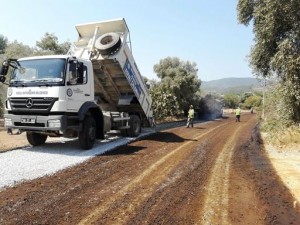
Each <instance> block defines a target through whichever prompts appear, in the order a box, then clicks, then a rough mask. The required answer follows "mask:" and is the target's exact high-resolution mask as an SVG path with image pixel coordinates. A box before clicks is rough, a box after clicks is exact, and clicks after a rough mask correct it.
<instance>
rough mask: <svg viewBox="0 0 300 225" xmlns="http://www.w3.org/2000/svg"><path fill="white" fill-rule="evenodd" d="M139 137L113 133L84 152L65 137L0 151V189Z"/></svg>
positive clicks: (162, 126) (148, 131)
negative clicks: (121, 135)
mask: <svg viewBox="0 0 300 225" xmlns="http://www.w3.org/2000/svg"><path fill="white" fill-rule="evenodd" d="M183 125H185V121H180V122H174V123H164V124H160V125H157V126H156V127H154V128H146V129H143V131H142V133H141V135H140V136H139V137H138V138H141V137H143V136H147V135H150V134H151V133H154V132H157V131H161V130H164V129H169V128H172V127H177V126H183ZM135 139H136V138H124V137H120V136H118V135H117V134H110V135H109V137H108V138H107V139H105V140H102V141H98V142H96V144H95V145H94V147H93V148H92V149H90V150H85V151H84V150H81V149H79V147H78V143H77V139H73V140H72V139H71V140H70V139H64V138H61V139H59V141H55V142H47V143H46V145H44V146H40V147H34V148H33V147H26V148H21V149H17V150H14V151H8V152H4V153H0V168H1V170H0V191H1V190H3V189H5V188H6V187H8V186H13V185H16V184H18V183H20V182H23V181H26V180H32V179H35V178H39V177H43V176H46V175H51V174H53V173H55V172H57V171H60V170H62V169H65V168H67V167H70V166H74V165H76V164H78V163H82V162H84V161H86V160H88V159H90V158H91V157H94V156H96V155H101V154H103V153H105V152H107V151H109V150H112V149H115V148H116V147H119V146H122V145H126V144H128V143H129V142H132V141H134V140H135ZM50 140H51V139H50Z"/></svg>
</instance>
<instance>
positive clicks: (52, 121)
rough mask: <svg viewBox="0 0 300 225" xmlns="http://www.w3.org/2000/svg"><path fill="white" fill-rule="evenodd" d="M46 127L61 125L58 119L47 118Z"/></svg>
mask: <svg viewBox="0 0 300 225" xmlns="http://www.w3.org/2000/svg"><path fill="white" fill-rule="evenodd" d="M48 127H50V128H54V127H56V128H57V127H61V123H60V120H48Z"/></svg>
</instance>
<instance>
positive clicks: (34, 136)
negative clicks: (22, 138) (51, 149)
mask: <svg viewBox="0 0 300 225" xmlns="http://www.w3.org/2000/svg"><path fill="white" fill-rule="evenodd" d="M26 137H27V140H28V142H29V144H31V145H33V146H39V145H43V144H45V142H46V140H47V137H48V136H47V135H45V134H40V133H35V132H31V131H27V132H26Z"/></svg>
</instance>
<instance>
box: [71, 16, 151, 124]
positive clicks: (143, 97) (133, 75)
mask: <svg viewBox="0 0 300 225" xmlns="http://www.w3.org/2000/svg"><path fill="white" fill-rule="evenodd" d="M76 29H77V31H78V35H79V37H78V41H77V42H75V43H74V45H73V46H72V48H71V49H70V52H69V54H70V55H74V56H76V57H78V58H83V59H89V60H91V61H92V64H93V70H94V77H95V98H96V100H97V103H98V104H99V105H100V107H101V108H102V109H103V110H105V111H119V112H120V111H122V112H138V113H141V114H142V115H143V117H144V118H146V120H147V121H148V123H149V124H151V123H152V109H151V104H152V100H151V96H150V94H149V93H148V90H147V87H146V85H145V83H144V80H143V78H142V76H141V74H140V71H139V69H138V67H137V65H136V63H135V60H134V58H133V56H132V52H131V46H130V45H131V42H130V34H129V29H128V27H127V24H126V22H125V20H124V19H123V18H121V19H116V20H109V21H102V22H96V23H88V24H80V25H77V26H76Z"/></svg>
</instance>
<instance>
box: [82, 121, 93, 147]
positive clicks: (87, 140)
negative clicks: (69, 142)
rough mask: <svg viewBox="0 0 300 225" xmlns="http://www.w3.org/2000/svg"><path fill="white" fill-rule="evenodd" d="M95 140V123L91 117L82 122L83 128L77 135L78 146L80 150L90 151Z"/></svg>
mask: <svg viewBox="0 0 300 225" xmlns="http://www.w3.org/2000/svg"><path fill="white" fill-rule="evenodd" d="M95 140H96V122H95V119H94V118H93V117H91V116H86V117H85V118H84V120H83V128H82V131H81V132H80V133H79V144H80V147H81V148H82V149H91V148H92V147H93V145H94V143H95Z"/></svg>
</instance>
